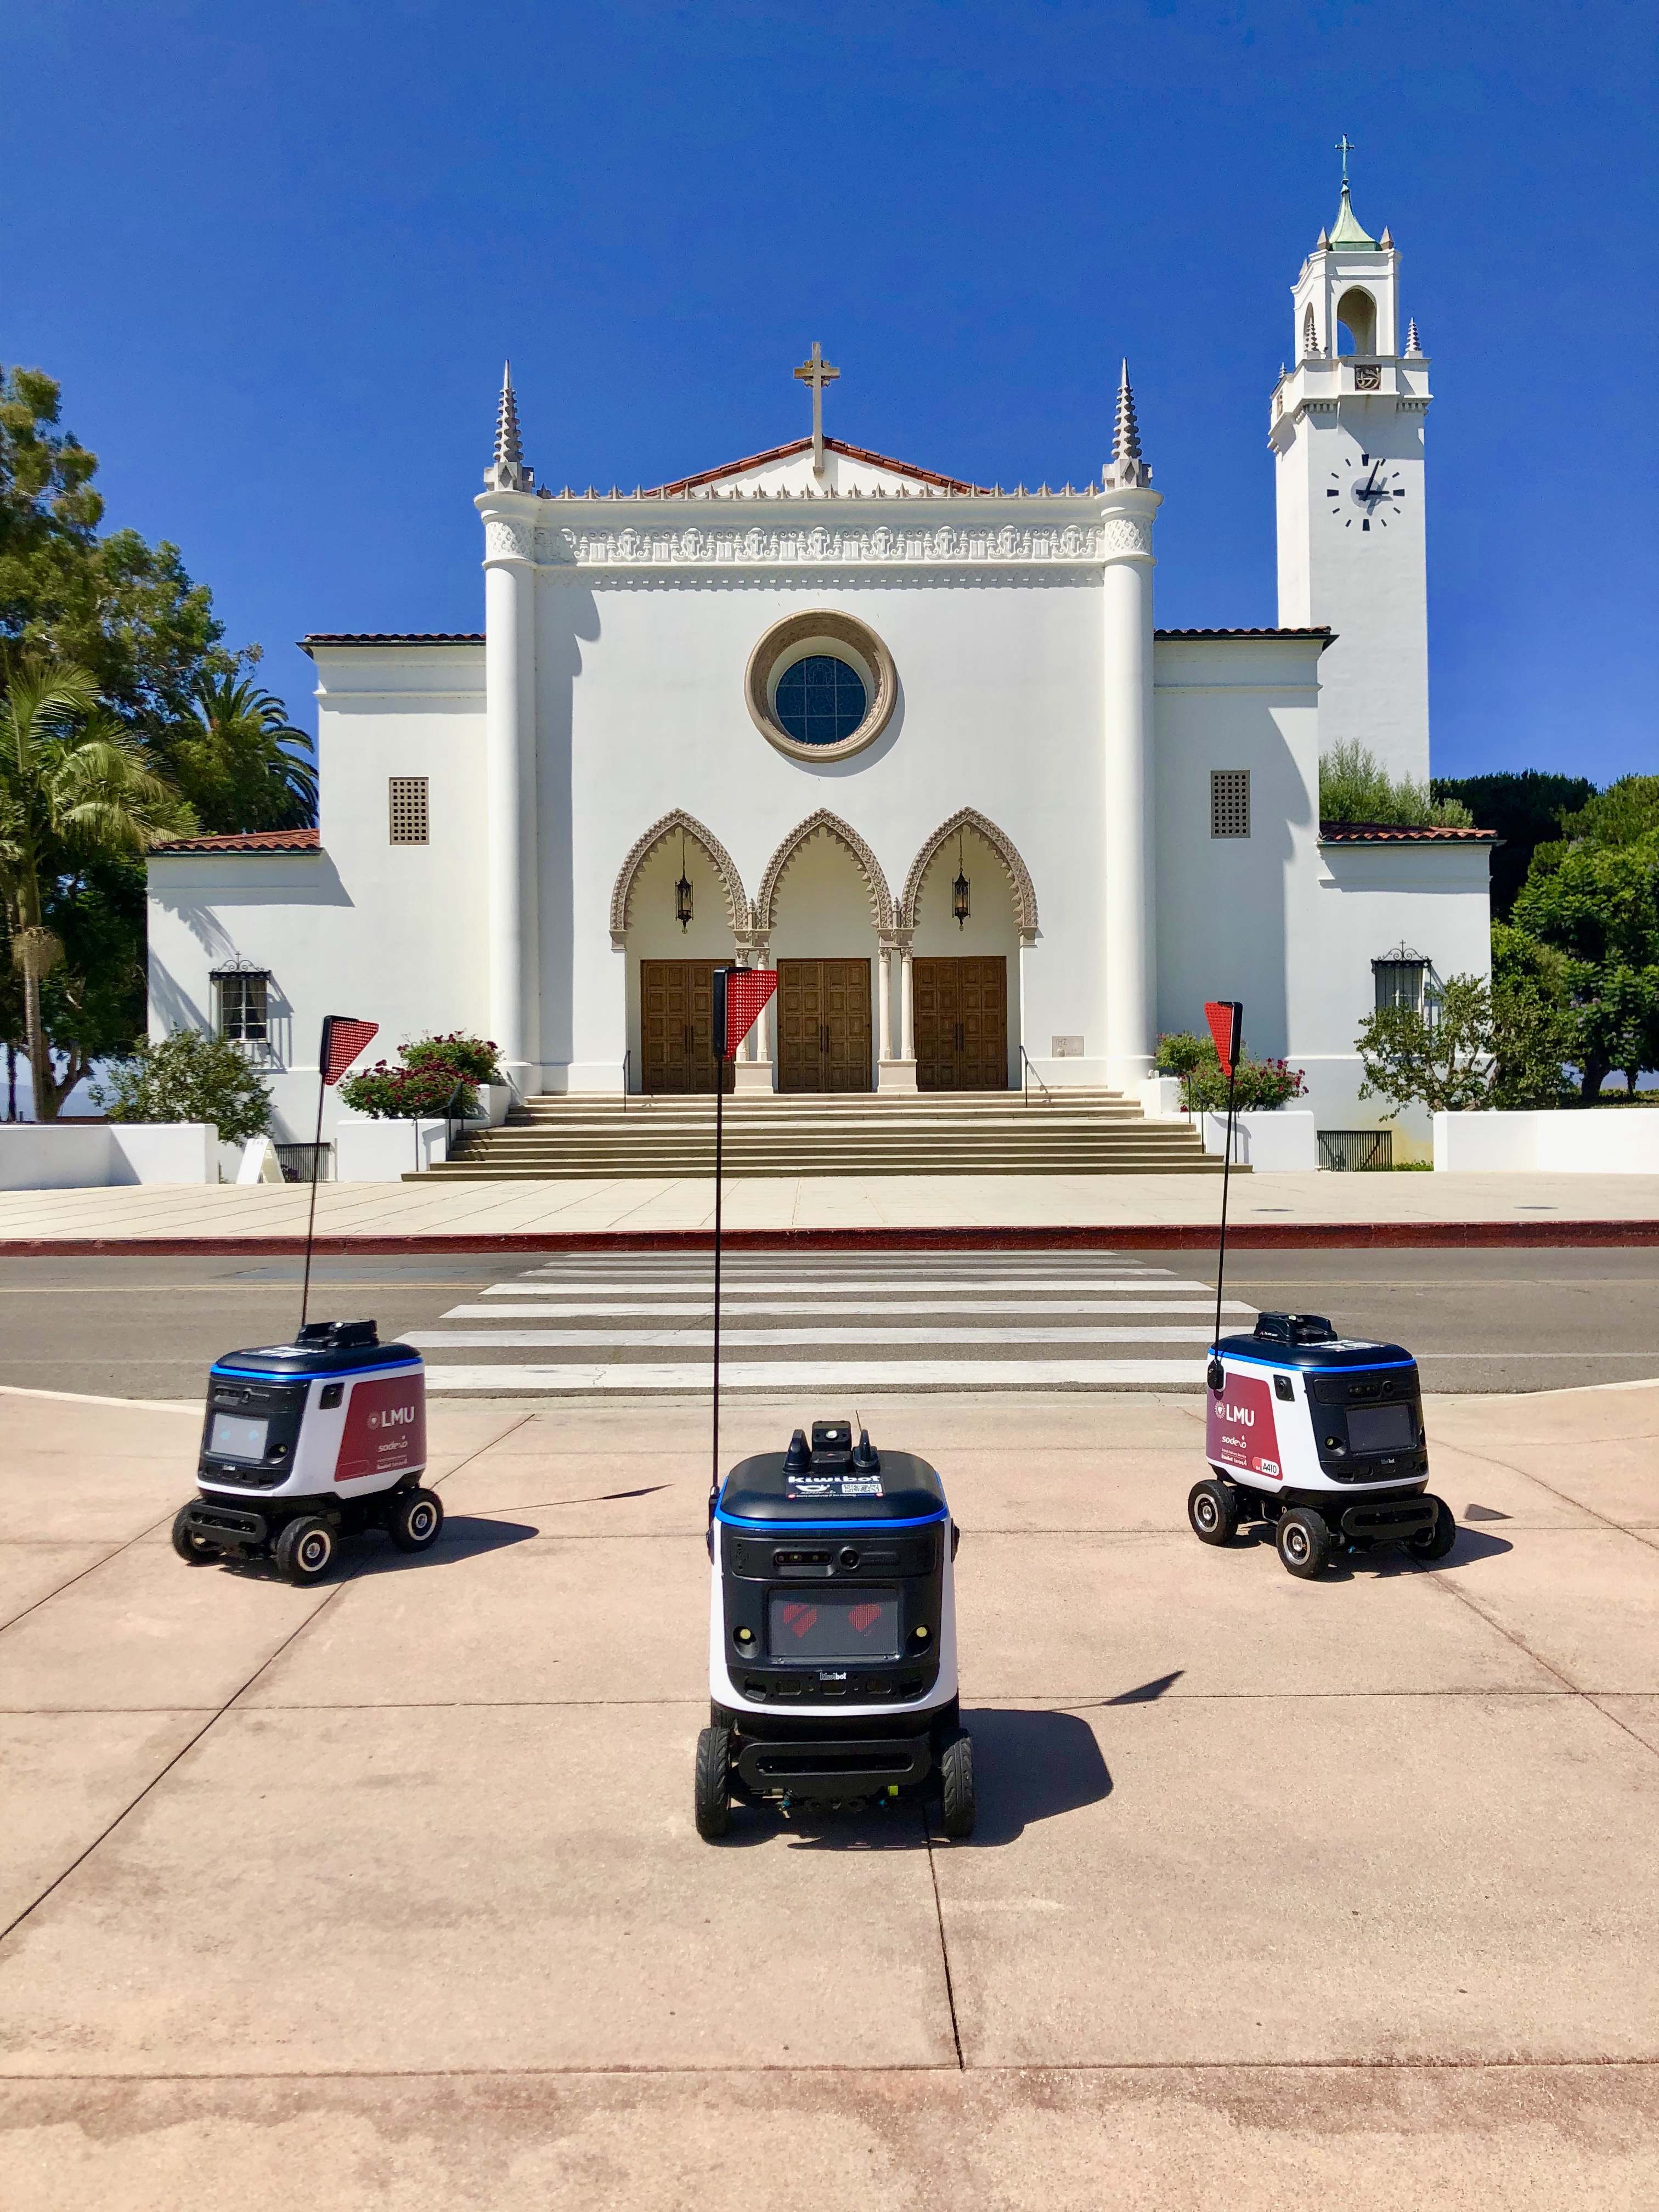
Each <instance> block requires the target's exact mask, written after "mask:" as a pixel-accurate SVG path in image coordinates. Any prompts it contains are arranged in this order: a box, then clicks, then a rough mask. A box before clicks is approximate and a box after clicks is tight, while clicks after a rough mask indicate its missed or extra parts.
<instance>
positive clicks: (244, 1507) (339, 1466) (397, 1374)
mask: <svg viewBox="0 0 1659 2212" xmlns="http://www.w3.org/2000/svg"><path fill="white" fill-rule="evenodd" d="M425 1469H426V1367H425V1364H424V1363H423V1361H422V1358H421V1355H420V1353H419V1352H416V1351H415V1350H414V1348H413V1347H412V1346H410V1345H407V1344H382V1343H381V1342H380V1337H379V1336H378V1334H376V1331H375V1327H374V1322H372V1321H347V1322H327V1321H325V1322H313V1323H312V1324H311V1326H310V1327H309V1328H301V1331H300V1335H299V1340H298V1341H297V1343H294V1344H269V1345H265V1346H262V1347H261V1348H260V1349H258V1350H257V1351H252V1352H227V1353H226V1354H225V1356H224V1358H222V1359H216V1360H215V1361H214V1363H213V1366H212V1368H211V1370H210V1373H209V1376H208V1398H207V1419H206V1422H205V1425H204V1428H203V1431H202V1450H201V1456H200V1459H199V1460H198V1461H197V1470H196V1481H197V1496H196V1497H195V1498H192V1499H191V1501H190V1503H189V1504H187V1505H182V1506H180V1507H179V1512H178V1515H177V1516H176V1517H175V1519H174V1521H173V1550H174V1551H175V1552H177V1553H178V1554H179V1558H180V1559H185V1560H188V1561H189V1562H190V1564H191V1565H192V1566H199V1565H205V1564H207V1563H208V1562H209V1561H210V1560H213V1559H270V1560H272V1561H273V1562H274V1563H275V1565H276V1571H277V1573H278V1574H280V1575H282V1576H283V1577H285V1578H286V1579H287V1580H288V1581H289V1582H291V1583H301V1584H305V1583H316V1582H320V1581H321V1580H322V1578H323V1577H324V1576H325V1574H326V1573H327V1572H328V1571H329V1568H330V1567H331V1565H332V1564H333V1562H334V1555H335V1552H336V1550H337V1547H338V1543H339V1540H340V1538H341V1537H342V1536H343V1535H348V1534H357V1533H359V1532H360V1531H362V1530H363V1529H366V1528H383V1529H385V1531H386V1534H387V1535H389V1536H390V1537H391V1539H392V1542H393V1543H394V1544H395V1545H397V1547H398V1549H399V1550H400V1551H404V1552H424V1551H426V1550H428V1549H429V1547H431V1546H432V1545H433V1544H435V1543H436V1541H437V1540H438V1534H439V1531H440V1530H441V1528H442V1527H443V1525H444V1509H443V1506H442V1504H441V1501H440V1500H439V1498H437V1496H436V1495H435V1492H432V1491H430V1490H423V1489H422V1488H421V1486H420V1478H421V1476H422V1474H423V1473H424V1472H425Z"/></svg>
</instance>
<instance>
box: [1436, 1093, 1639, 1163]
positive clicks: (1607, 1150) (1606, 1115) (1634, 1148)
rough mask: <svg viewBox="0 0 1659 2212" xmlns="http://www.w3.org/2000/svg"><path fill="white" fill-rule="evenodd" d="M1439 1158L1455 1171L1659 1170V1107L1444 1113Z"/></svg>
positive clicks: (1439, 1128)
mask: <svg viewBox="0 0 1659 2212" xmlns="http://www.w3.org/2000/svg"><path fill="white" fill-rule="evenodd" d="M1434 1164H1435V1166H1436V1168H1437V1169H1439V1170H1450V1171H1452V1172H1453V1173H1455V1172H1456V1171H1458V1170H1462V1171H1463V1172H1465V1173H1483V1172H1484V1173H1486V1174H1502V1173H1506V1172H1510V1171H1513V1170H1527V1169H1542V1170H1547V1171H1548V1172H1549V1173H1551V1174H1554V1175H1575V1174H1582V1175H1659V1108H1656V1107H1638V1106H1603V1107H1595V1106H1586V1107H1583V1108H1573V1107H1569V1108H1566V1109H1563V1110H1560V1111H1558V1112H1555V1113H1548V1112H1546V1113H1541V1114H1437V1115H1435V1117H1434Z"/></svg>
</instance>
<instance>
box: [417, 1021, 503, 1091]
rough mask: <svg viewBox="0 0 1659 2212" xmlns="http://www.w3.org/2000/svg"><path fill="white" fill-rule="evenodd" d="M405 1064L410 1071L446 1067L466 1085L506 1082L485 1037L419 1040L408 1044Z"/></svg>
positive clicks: (455, 1033) (458, 1032) (456, 1034)
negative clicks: (414, 1068)
mask: <svg viewBox="0 0 1659 2212" xmlns="http://www.w3.org/2000/svg"><path fill="white" fill-rule="evenodd" d="M403 1052H404V1065H405V1066H409V1067H447V1068H449V1069H450V1070H451V1071H452V1072H453V1073H454V1074H455V1075H457V1076H459V1077H460V1078H461V1079H462V1080H463V1081H464V1082H466V1083H501V1082H503V1081H504V1080H505V1078H504V1077H503V1076H502V1074H501V1069H500V1068H499V1067H497V1066H496V1065H495V1046H494V1045H493V1044H492V1043H491V1042H489V1040H488V1039H487V1038H485V1037H475V1036H465V1035H464V1034H463V1032H462V1031H461V1030H450V1031H449V1033H448V1034H447V1036H429V1037H416V1038H414V1039H413V1040H412V1041H410V1042H405V1044H404V1048H403Z"/></svg>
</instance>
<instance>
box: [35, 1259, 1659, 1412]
mask: <svg viewBox="0 0 1659 2212" xmlns="http://www.w3.org/2000/svg"><path fill="white" fill-rule="evenodd" d="M1124 1256H1125V1258H1126V1259H1127V1260H1128V1261H1132V1262H1133V1263H1134V1264H1135V1265H1136V1266H1138V1267H1152V1268H1157V1267H1163V1268H1167V1269H1169V1270H1170V1273H1171V1274H1173V1275H1176V1276H1178V1277H1180V1278H1181V1279H1182V1280H1184V1281H1187V1282H1192V1283H1208V1284H1213V1282H1214V1279H1215V1278H1214V1268H1213V1263H1212V1259H1211V1258H1210V1257H1209V1255H1200V1254H1197V1253H1192V1252H1168V1253H1156V1252H1136V1253H1133V1254H1129V1255H1124ZM538 1264H546V1263H545V1262H541V1263H538V1261H537V1260H536V1258H535V1257H534V1255H525V1254H514V1255H512V1256H511V1257H503V1256H502V1255H499V1254H498V1255H477V1256H473V1255H458V1256H455V1257H450V1256H449V1255H444V1256H442V1257H438V1258H434V1257H430V1256H428V1257H423V1258H416V1259H409V1260H342V1259H334V1260H319V1261H317V1262H316V1263H315V1264H314V1266H313V1272H312V1280H313V1300H312V1312H313V1316H337V1317H340V1318H352V1319H356V1318H359V1317H363V1316H374V1318H375V1319H376V1320H377V1321H378V1322H380V1328H381V1333H382V1334H383V1335H386V1336H391V1335H394V1334H403V1333H404V1332H406V1331H410V1330H424V1329H428V1328H431V1327H432V1326H433V1325H434V1324H435V1323H437V1322H441V1320H442V1318H443V1317H444V1316H445V1315H446V1314H447V1313H448V1312H449V1310H450V1309H451V1308H453V1307H454V1306H456V1305H457V1304H461V1303H464V1302H466V1301H469V1300H473V1299H477V1297H478V1296H479V1293H480V1292H481V1291H482V1290H483V1289H484V1288H485V1287H486V1286H487V1285H491V1284H495V1283H504V1282H516V1281H520V1280H522V1279H523V1277H524V1275H525V1273H526V1270H528V1269H530V1268H532V1267H536V1266H538ZM777 1265H778V1266H779V1267H784V1266H787V1262H786V1261H781V1260H780V1261H778V1263H777ZM299 1283H300V1263H299V1262H298V1261H293V1260H268V1261H259V1260H252V1261H248V1260H241V1259H239V1258H237V1257H235V1256H234V1255H233V1256H228V1257H217V1258H206V1259H170V1258H155V1259H149V1258H144V1257H142V1256H135V1257H125V1256H123V1257H119V1258H108V1259H64V1260H54V1259H38V1260H33V1259H32V1260H15V1259H11V1260H5V1261H0V1383H12V1384H21V1385H24V1386H26V1387H28V1388H31V1389H49V1390H67V1391H75V1392H86V1393H90V1394H94V1395H100V1396H107V1397H119V1398H170V1399H197V1398H199V1397H200V1396H201V1394H202V1389H203V1385H204V1376H205V1374H206V1370H207V1368H208V1366H209V1364H210V1362H211V1361H212V1360H213V1359H214V1358H216V1356H217V1355H218V1354H220V1353H222V1352H227V1351H230V1350H232V1349H234V1348H235V1347H237V1346H246V1345H255V1344H267V1343H276V1342H281V1341H283V1340H287V1339H289V1337H291V1335H292V1334H293V1331H294V1327H295V1322H296V1321H297V1319H298V1314H299ZM1149 1287H1150V1286H1149ZM1227 1292H1228V1295H1229V1297H1237V1298H1239V1299H1242V1300H1244V1301H1247V1302H1248V1303H1249V1304H1251V1305H1254V1306H1258V1307H1264V1306H1265V1307H1290V1308H1292V1309H1294V1310H1302V1311H1313V1312H1316V1313H1324V1314H1327V1315H1328V1316H1330V1318H1331V1319H1332V1321H1333V1322H1335V1323H1336V1324H1337V1326H1338V1327H1339V1328H1341V1329H1343V1330H1345V1331H1346V1332H1347V1333H1349V1334H1365V1335H1371V1336H1381V1337H1385V1338H1389V1339H1392V1340H1395V1341H1397V1342H1399V1343H1401V1344H1404V1345H1405V1346H1407V1348H1408V1349H1409V1350H1411V1351H1412V1352H1414V1353H1415V1354H1416V1356H1417V1358H1418V1359H1419V1362H1420V1363H1421V1364H1422V1368H1423V1373H1424V1381H1425V1386H1426V1387H1427V1388H1428V1389H1431V1390H1448V1391H1527V1390H1549V1389H1565V1388H1568V1387H1570V1386H1572V1385H1580V1384H1584V1383H1624V1382H1631V1381H1634V1380H1637V1379H1638V1378H1642V1377H1647V1376H1659V1250H1652V1249H1638V1250H1632V1251H1613V1250H1586V1251H1529V1252H1516V1251H1507V1252H1506V1251H1489V1252H1461V1251H1447V1252H1434V1251H1428V1252H1400V1253H1372V1252H1342V1251H1334V1252H1243V1253H1239V1254H1237V1255H1235V1256H1234V1258H1233V1260H1232V1261H1231V1263H1230V1266H1229V1268H1228V1276H1227ZM846 1311H847V1309H846V1308H845V1307H844V1306H843V1307H842V1313H843V1314H845V1313H846ZM924 1349H925V1348H924ZM950 1350H951V1346H949V1345H948V1343H945V1342H941V1344H940V1346H939V1351H940V1352H941V1353H944V1352H948V1351H950ZM986 1379H987V1381H990V1380H992V1379H993V1378H992V1377H991V1376H990V1375H989V1373H988V1372H987V1377H986Z"/></svg>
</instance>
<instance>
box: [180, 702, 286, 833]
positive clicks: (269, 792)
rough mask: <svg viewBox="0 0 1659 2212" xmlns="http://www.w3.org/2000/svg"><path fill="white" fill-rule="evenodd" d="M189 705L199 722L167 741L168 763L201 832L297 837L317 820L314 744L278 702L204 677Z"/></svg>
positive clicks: (183, 728)
mask: <svg viewBox="0 0 1659 2212" xmlns="http://www.w3.org/2000/svg"><path fill="white" fill-rule="evenodd" d="M194 703H195V708H196V713H197V718H198V719H197V720H195V721H193V722H186V723H185V724H184V725H183V726H182V727H181V728H180V729H179V730H178V731H177V732H173V733H170V734H169V736H168V738H167V759H168V765H169V766H170V767H171V769H173V774H174V775H176V776H177V778H178V781H179V788H180V789H181V790H182V792H183V793H184V795H185V798H186V799H189V800H190V802H191V805H193V806H194V807H195V809H196V811H197V816H198V817H200V820H201V823H202V827H203V828H204V829H209V830H254V829H299V828H301V827H302V826H304V825H307V824H309V823H312V822H314V821H315V820H316V818H317V771H316V769H315V768H314V767H313V764H312V761H311V757H310V753H311V742H310V739H309V738H307V736H306V733H305V732H304V731H303V730H297V729H295V726H294V725H293V724H292V723H291V722H290V721H289V719H288V709H287V708H286V707H285V706H284V705H283V702H282V701H281V700H280V699H277V698H274V697H273V696H272V695H271V694H270V692H269V691H262V690H259V688H258V685H257V684H252V683H249V682H248V681H246V678H238V677H237V676H236V675H235V674H234V673H232V674H229V675H225V676H204V678H202V679H201V681H200V683H199V684H197V687H196V693H195V702H194ZM296 747H297V748H298V749H299V750H297V751H296V750H295V748H296Z"/></svg>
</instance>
